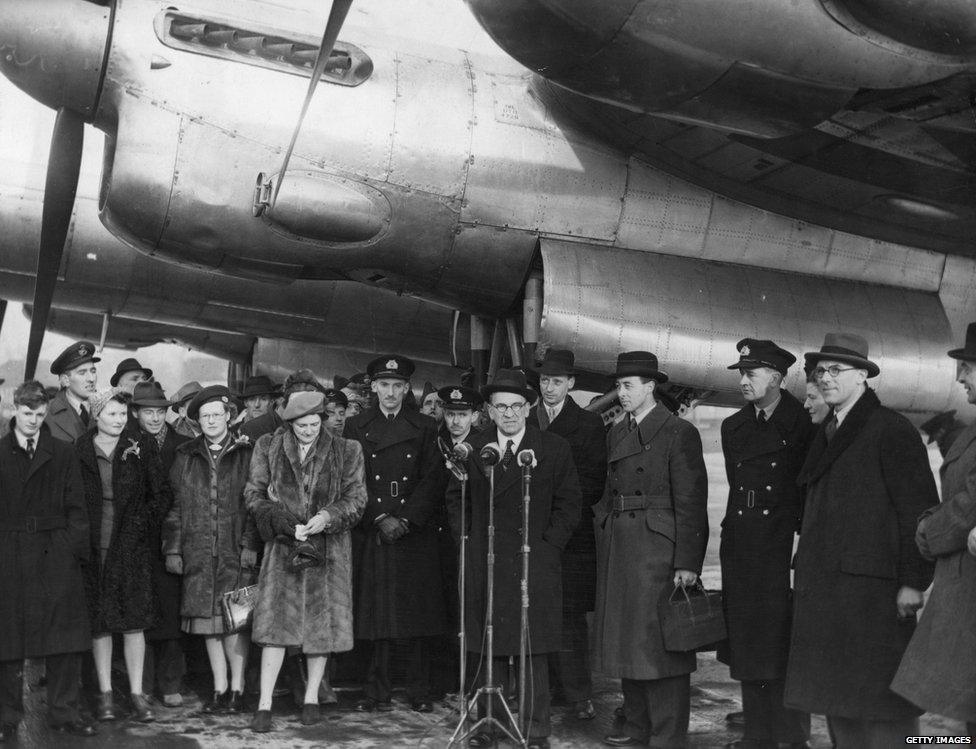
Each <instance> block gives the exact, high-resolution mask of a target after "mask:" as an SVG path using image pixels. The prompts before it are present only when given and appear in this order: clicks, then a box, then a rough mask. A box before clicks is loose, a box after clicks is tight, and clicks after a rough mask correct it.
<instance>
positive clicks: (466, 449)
mask: <svg viewBox="0 0 976 749" xmlns="http://www.w3.org/2000/svg"><path fill="white" fill-rule="evenodd" d="M473 452H474V448H473V447H471V444H470V443H468V442H458V443H457V444H456V445H455V446H454V457H455V458H457V459H458V460H467V459H468V458H470V457H471V453H473Z"/></svg>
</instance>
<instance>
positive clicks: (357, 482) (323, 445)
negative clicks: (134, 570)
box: [245, 392, 366, 732]
mask: <svg viewBox="0 0 976 749" xmlns="http://www.w3.org/2000/svg"><path fill="white" fill-rule="evenodd" d="M324 407H325V403H324V396H323V394H322V393H318V392H308V393H293V394H292V395H291V397H290V398H289V399H288V405H287V407H286V408H285V411H284V414H283V418H284V420H285V422H286V424H285V426H284V427H282V428H280V429H278V430H277V431H276V432H275V433H274V434H266V435H264V436H263V437H261V438H260V439H259V440H258V442H257V445H256V446H255V448H254V455H253V458H252V460H251V476H250V479H249V481H248V484H247V489H246V492H245V496H246V499H247V505H248V508H249V509H250V510H251V513H252V514H253V516H254V518H255V521H256V523H257V527H258V531H259V532H260V534H261V537H262V539H264V541H265V548H264V558H263V562H262V564H261V576H260V578H259V581H258V599H257V602H256V604H255V607H254V626H253V629H252V639H253V640H254V642H256V643H258V644H260V645H262V646H263V648H264V649H263V651H262V654H261V697H260V701H259V703H258V709H257V712H256V713H255V715H254V721H253V722H252V723H251V728H252V729H253V730H255V731H257V732H264V731H268V730H270V729H271V696H272V692H273V690H274V685H275V681H276V680H277V678H278V672H279V670H280V669H281V664H282V660H283V659H284V656H285V648H286V647H292V648H300V649H301V651H302V652H303V653H305V655H306V657H307V659H308V683H307V685H306V688H305V700H304V705H303V707H302V723H304V724H305V725H310V724H312V723H316V722H318V719H319V706H318V693H319V683H320V682H321V681H322V676H323V675H324V673H325V666H326V659H327V656H328V654H329V653H337V652H343V651H347V650H352V645H353V630H352V540H351V534H350V530H351V529H352V527H353V526H354V525H355V524H356V523H358V522H359V519H360V517H362V514H363V508H364V507H365V506H366V485H365V483H364V478H363V451H362V448H361V447H360V446H359V443H358V442H354V441H352V440H346V439H342V438H341V437H339V436H336V435H334V434H333V433H332V432H330V431H329V430H328V429H325V428H323V422H322V414H323V411H324ZM309 545H310V546H311V548H309V551H310V552H311V551H314V553H315V554H318V555H320V556H321V559H319V561H318V563H317V564H315V565H313V566H310V567H307V568H303V569H295V568H294V566H293V564H292V563H291V562H290V561H289V560H290V558H291V556H292V554H293V553H295V552H296V549H299V550H300V549H301V548H308V547H309Z"/></svg>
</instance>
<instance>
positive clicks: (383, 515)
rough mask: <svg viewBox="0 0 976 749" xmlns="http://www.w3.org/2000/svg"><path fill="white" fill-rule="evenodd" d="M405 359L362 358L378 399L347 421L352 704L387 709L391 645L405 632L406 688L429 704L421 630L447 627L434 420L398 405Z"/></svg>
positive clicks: (415, 703)
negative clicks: (363, 662) (357, 672)
mask: <svg viewBox="0 0 976 749" xmlns="http://www.w3.org/2000/svg"><path fill="white" fill-rule="evenodd" d="M413 371H414V364H413V362H412V361H410V359H408V358H407V357H405V356H399V355H397V354H390V355H387V356H381V357H379V358H377V359H374V360H373V361H371V362H370V363H369V366H368V367H367V373H368V375H369V378H370V382H371V387H372V389H373V392H374V393H376V396H377V399H378V402H377V406H376V407H375V408H369V409H367V410H365V411H363V412H362V413H360V414H359V415H357V416H354V417H353V418H351V419H348V420H347V421H346V425H345V430H344V434H343V436H344V437H345V438H346V439H354V440H356V441H358V442H359V444H360V445H362V447H363V455H364V458H365V463H366V489H367V492H368V499H367V502H366V509H365V511H364V512H363V518H362V521H361V522H360V524H359V525H358V526H357V528H356V531H355V533H354V537H353V541H354V544H356V547H355V551H354V556H355V557H356V558H355V559H354V565H355V568H354V575H355V581H356V582H355V599H356V600H355V616H354V622H355V627H356V637H357V638H358V639H361V640H367V641H369V642H371V643H372V655H371V663H370V666H369V673H368V674H367V678H366V684H365V689H364V691H365V693H366V696H365V698H364V699H362V700H360V701H359V702H358V703H357V705H356V709H357V710H360V711H370V710H390V709H392V704H391V696H392V683H391V680H390V676H391V674H390V649H391V645H392V642H393V641H394V640H409V641H411V642H410V646H411V656H410V659H409V663H408V665H407V670H408V674H407V681H408V683H407V697H408V698H409V700H410V702H411V706H412V707H413V709H414V710H416V711H418V712H431V711H432V710H433V705H432V704H431V701H430V694H429V693H430V652H429V651H430V639H429V638H431V637H433V636H437V635H440V634H443V633H444V632H446V631H447V619H446V615H445V610H444V608H445V607H444V597H443V594H442V588H441V571H440V560H439V559H438V553H437V540H436V537H435V531H434V526H433V521H432V515H433V513H434V510H435V508H436V506H437V503H438V502H439V501H442V500H441V497H440V496H438V488H439V487H441V486H443V484H442V482H441V481H440V474H439V471H440V462H441V456H440V451H439V450H438V448H437V424H436V423H435V422H434V420H433V419H431V418H429V417H427V416H424V415H423V414H420V413H418V412H417V411H415V410H412V409H410V408H406V407H405V406H404V399H405V397H406V395H407V392H408V390H409V389H410V376H411V375H412V374H413Z"/></svg>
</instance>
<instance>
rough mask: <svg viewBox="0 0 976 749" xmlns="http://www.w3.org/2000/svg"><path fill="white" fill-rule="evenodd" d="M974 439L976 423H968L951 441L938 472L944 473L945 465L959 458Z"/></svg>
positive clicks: (975, 438) (975, 437)
mask: <svg viewBox="0 0 976 749" xmlns="http://www.w3.org/2000/svg"><path fill="white" fill-rule="evenodd" d="M974 440H976V423H973V424H970V425H969V426H968V427H966V428H965V429H964V430H963V431H962V432H960V433H959V436H958V437H956V439H955V441H954V442H953V443H952V446H951V447H950V448H949V451H948V452H947V453H946V456H945V459H944V460H943V461H942V467H941V468H939V474H940V475H945V471H946V467H947V466H949V465H951V464H952V463H955V462H956V461H957V460H959V458H960V457H962V455H963V453H965V452H966V448H968V447H969V446H970V445H971V444H972V443H973V441H974ZM943 499H945V497H943Z"/></svg>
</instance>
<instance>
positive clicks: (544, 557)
mask: <svg viewBox="0 0 976 749" xmlns="http://www.w3.org/2000/svg"><path fill="white" fill-rule="evenodd" d="M481 392H482V395H483V396H484V397H485V399H486V400H487V401H488V412H489V415H490V416H491V419H492V421H493V422H494V426H495V428H494V429H492V428H488V429H486V430H485V431H483V432H482V433H480V434H477V435H472V436H471V438H470V440H469V441H470V444H471V446H472V448H473V455H472V457H471V459H470V461H469V470H468V476H469V480H468V499H467V501H468V508H467V513H466V517H467V522H468V528H467V529H466V530H467V532H468V534H469V541H468V545H467V555H466V559H465V564H466V565H467V575H468V585H467V596H466V597H467V600H466V601H465V607H464V609H465V626H466V628H467V643H468V649H469V650H470V651H471V652H474V653H481V652H483V650H482V649H483V648H484V641H485V632H484V626H485V613H486V605H487V578H488V576H487V552H488V507H489V499H490V485H489V478H488V477H489V472H490V470H491V469H490V467H489V465H488V463H490V462H491V459H489V460H488V461H487V462H486V460H485V458H484V457H482V456H483V455H484V453H485V452H488V453H489V454H491V453H492V450H491V449H490V448H489V449H488V451H485V447H486V446H489V445H494V446H495V448H496V449H497V452H495V453H494V455H495V457H496V458H497V456H498V455H500V456H501V457H500V458H498V462H497V464H496V465H495V467H494V478H495V572H494V580H495V591H494V597H495V605H494V622H493V624H494V655H495V664H494V665H495V679H496V685H504V684H506V683H507V682H508V676H509V674H508V659H509V657H513V656H515V657H517V656H518V655H519V640H520V628H521V627H520V624H521V605H522V596H521V580H522V555H521V547H522V499H523V490H522V488H523V484H522V475H523V467H522V465H520V460H519V456H522V461H524V462H525V463H528V466H527V467H528V469H529V470H530V471H531V483H530V495H529V496H530V502H529V528H528V545H529V549H530V552H529V586H528V590H529V617H528V620H529V626H528V632H527V633H526V634H527V637H528V639H527V641H526V652H527V654H528V658H527V660H526V668H527V669H528V673H527V674H526V675H525V676H526V679H525V683H526V689H527V690H528V693H527V694H526V695H525V700H524V704H525V712H526V714H525V715H521V716H519V722H520V725H521V727H522V729H523V730H524V731H525V733H526V737H527V738H528V745H529V747H530V749H533V748H534V749H542V748H543V747H548V746H549V741H548V736H549V734H550V732H551V728H550V721H549V667H548V654H549V653H554V652H556V651H558V650H559V648H560V645H561V639H562V638H561V631H560V630H561V628H560V622H561V620H562V571H561V557H562V550H563V548H564V547H565V546H566V542H567V541H568V540H569V538H570V536H571V535H572V533H573V529H574V528H575V527H576V525H577V523H578V522H579V517H580V488H579V480H578V479H577V476H576V468H575V467H574V465H573V457H572V453H571V451H570V447H569V443H568V442H566V440H564V439H563V438H562V437H559V436H558V435H555V434H551V433H548V432H542V431H540V430H539V429H538V428H536V427H535V426H533V425H531V424H527V423H526V419H527V417H528V415H529V409H530V408H531V406H532V403H533V401H534V400H535V393H534V392H533V391H532V390H531V389H529V387H528V386H527V385H526V381H525V374H524V373H523V372H521V371H519V370H514V369H502V370H499V372H498V374H497V376H496V377H495V378H494V379H493V380H492V382H491V383H489V384H488V385H487V386H485V387H484V388H483V389H482V391H481ZM460 501H461V489H460V484H459V483H458V482H457V481H456V480H452V482H451V486H450V488H449V489H448V494H447V505H448V514H449V516H450V518H451V525H452V530H453V531H454V534H455V536H457V535H458V533H459V531H460V530H461V529H460V528H459V527H458V526H459V522H460V517H461V511H460ZM479 673H480V674H482V678H483V674H484V673H485V668H484V666H482V667H481V669H480V671H479ZM492 705H493V707H494V708H495V709H494V713H495V717H496V718H498V719H499V720H501V721H502V723H503V724H504V723H505V720H504V718H503V717H502V715H501V714H500V713H499V711H498V710H497V707H498V700H497V699H494V700H493V702H492ZM481 709H482V711H483V710H484V709H485V707H484V705H482V708H481ZM494 740H495V736H493V735H492V734H491V733H490V732H482V733H476V734H474V735H473V736H472V737H471V738H470V739H469V741H468V744H469V745H470V746H473V747H486V746H490V745H491V744H492V743H493V742H494Z"/></svg>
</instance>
